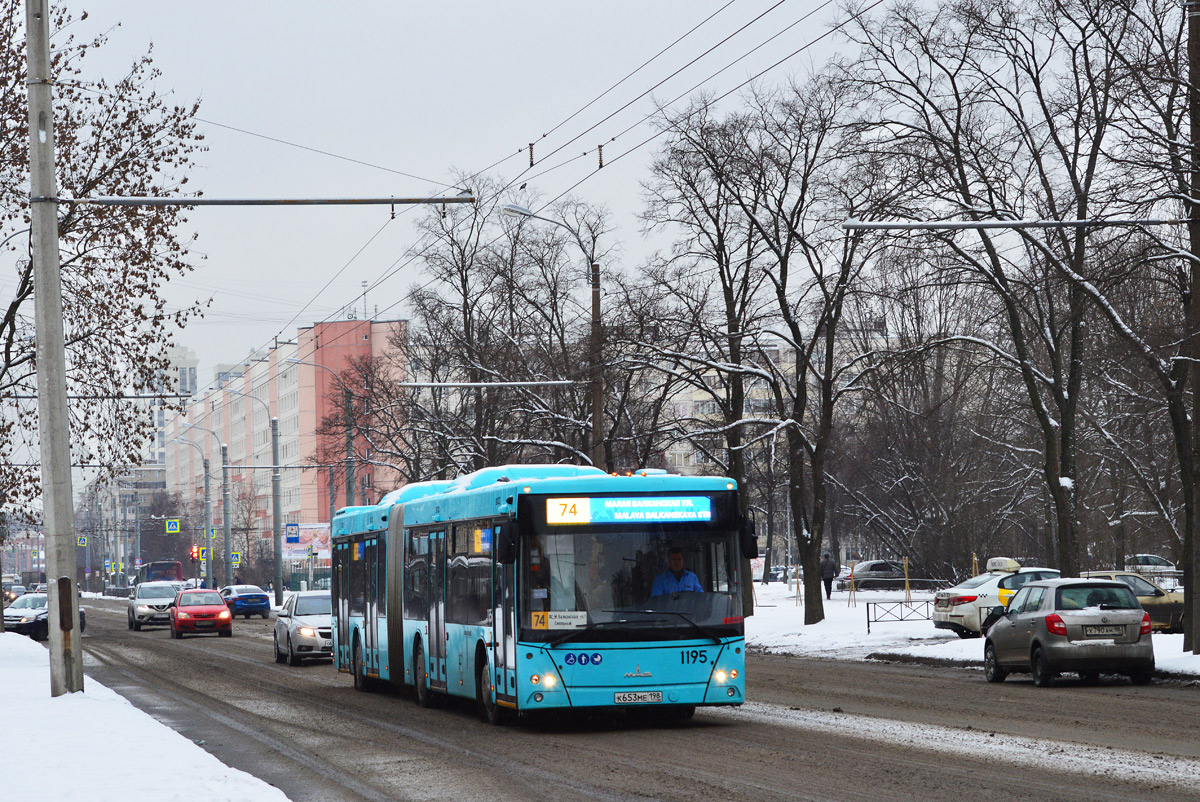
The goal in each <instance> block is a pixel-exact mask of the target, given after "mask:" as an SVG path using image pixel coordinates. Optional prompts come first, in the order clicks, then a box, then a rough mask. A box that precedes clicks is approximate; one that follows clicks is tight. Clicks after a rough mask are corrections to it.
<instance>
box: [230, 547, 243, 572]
mask: <svg viewBox="0 0 1200 802" xmlns="http://www.w3.org/2000/svg"><path fill="white" fill-rule="evenodd" d="M229 556H230V557H231V558H233V567H234V568H237V567H238V566H239V565H241V564H242V553H241V552H240V551H235V552H233V553H232V554H230V555H229Z"/></svg>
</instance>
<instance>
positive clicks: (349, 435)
mask: <svg viewBox="0 0 1200 802" xmlns="http://www.w3.org/2000/svg"><path fill="white" fill-rule="evenodd" d="M284 361H285V362H290V363H291V364H293V365H308V366H310V367H314V368H320V369H321V370H326V371H329V373H331V374H332V375H333V379H334V381H336V382H337V383H338V386H339V387H341V388H342V406H343V413H344V415H345V417H346V506H347V507H353V506H354V395H353V394H352V393H351V392H350V388H349V387H347V386H346V385H345V384H343V383H342V377H341V376H339V375H338V374H337V371H335V370H334V369H333V368H327V367H325V366H324V365H318V364H317V363H316V362H306V361H305V360H303V359H297V358H296V357H294V356H290V357H288V358H287V359H285V360H284ZM329 522H330V526H332V525H333V516H332V514H330V518H329Z"/></svg>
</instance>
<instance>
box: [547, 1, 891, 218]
mask: <svg viewBox="0 0 1200 802" xmlns="http://www.w3.org/2000/svg"><path fill="white" fill-rule="evenodd" d="M832 2H833V0H826V2H825V3H822V4H821V5H820V6H819V7H818V8H816V9H814V10H813V11H811V12H809V14H807V15H805V18H806V17H808V16H810V15H811V14H814V13H816V12H817V11H820V10H821V9H822V8H824V7H825V6H828V5H830V4H831V3H832ZM883 2H884V0H875V2H873V3H871V4H870V5H869V6H866V7H865V8H862V9H861V10H859V11H856V12H855V13H854V14H851V15H850V16H849V17H847V18H846V19H844V20H842V21H841V22H839V23H838V24H837V25H835V26H833V27H831V28H830V29H829V30H827V31H825V33H823V34H821V35H820V36H818V37H816V38H815V39H812V40H810V41H809V42H807V43H805V44H803V45H801V46H800V47H799V48H797V49H796V50H793V51H792V52H791V53H789V54H788V55H786V56H784V57H783V58H781V59H779V61H776V62H775V63H774V64H772V65H771V66H769V67H767V68H766V69H763V70H761V71H759V72H757V73H755V74H754V75H752V76H750V77H749V78H747V79H746V80H745V81H742V82H741V83H740V84H738V85H737V86H735V87H733V88H732V89H730V90H729V91H727V92H724V93H722V94H721V95H718V96H717V97H716V98H714V99H713V102H714V103H717V102H720V101H721V100H724V99H725V98H727V97H729V96H730V95H731V94H733V93H734V92H736V91H738V90H739V89H741V88H743V87H745V86H746V85H747V84H750V83H753V82H754V81H757V80H758V79H759V78H761V77H762V76H763V75H765V74H767V73H768V72H770V71H771V70H773V69H775V68H776V67H778V66H779V65H780V64H783V63H784V62H787V61H789V60H791V59H793V58H795V57H796V56H798V55H799V54H800V53H802V52H804V51H805V50H807V49H808V48H810V47H812V46H813V45H815V44H817V43H818V42H820V41H821V40H823V39H825V38H827V37H828V36H830V35H832V34H833V33H836V32H837V31H839V30H841V29H842V28H844V27H845V26H847V25H849V24H850V23H851V22H853V21H854V20H855V19H857V18H858V17H861V16H862V15H863V14H866V13H867V12H868V11H870V10H871V9H873V8H875V7H876V6H879V5H880V4H882V3H883ZM803 19H804V18H801V19H800V20H797V23H798V22H802V21H803ZM795 24H796V23H793V24H792V25H791V26H788V27H789V28H790V27H793V26H794V25H795ZM785 30H786V29H785ZM781 33H782V32H781ZM777 35H778V34H777ZM773 38H775V37H772V39H773ZM767 41H770V40H767ZM763 44H766V42H764V43H763ZM759 47H762V45H759ZM755 49H756V50H757V49H758V48H755ZM751 52H753V51H751ZM746 55H749V53H747V54H746ZM742 58H745V56H743V57H742ZM738 60H739V61H740V60H741V59H738ZM734 63H736V62H734ZM728 66H733V65H732V64H730V65H728ZM728 66H727V67H724V68H722V69H721V70H719V71H718V72H716V73H713V75H712V76H710V77H709V78H707V79H705V81H704V82H701V83H700V84H697V85H696V86H693V87H692V88H691V89H689V90H688V92H693V91H695V90H696V89H697V88H698V87H699V86H701V85H703V83H705V82H707V81H708V80H711V79H712V77H715V76H716V75H719V74H720V73H721V72H724V70H725V69H728ZM688 92H685V93H683V94H681V95H678V96H677V97H675V98H674V99H673V100H671V101H670V103H668V104H666V105H668V106H669V105H671V104H673V103H676V102H678V101H679V99H680V98H682V97H683V96H684V95H686V94H687V93H688ZM651 116H653V115H648V116H647V117H644V118H643V119H642V120H640V121H639V122H637V123H635V124H634V125H632V126H630V127H629V128H626V129H625V131H622V132H621V133H620V134H618V135H617V136H621V135H623V134H625V133H628V132H629V131H630V130H632V129H633V128H635V127H637V126H638V125H641V124H643V123H645V122H646V120H648V119H650V117H651ZM669 130H670V128H664V129H662V130H661V131H656V132H655V133H653V134H651V135H650V136H649V137H647V138H646V139H644V140H642V141H641V142H639V143H638V144H636V145H634V146H633V147H631V148H629V149H628V150H626V151H624V152H622V153H619V154H617V155H616V156H615V157H613V158H612V159H610V160H609V164H612V163H614V162H617V161H619V160H621V159H623V158H625V157H626V156H628V155H629V154H630V153H633V152H634V151H636V150H639V149H640V148H642V147H644V146H645V145H647V144H649V143H650V142H653V141H654V140H655V139H658V138H659V137H660V136H662V135H663V134H665V133H666V132H667V131H669ZM613 139H616V137H613ZM610 141H611V140H610ZM598 172H600V168H597V169H595V170H593V171H591V172H590V173H588V174H587V175H585V176H584V177H583V178H581V179H579V180H578V181H576V182H575V183H574V184H572V185H571V186H570V187H568V188H567V189H565V190H564V191H563V192H561V193H560V194H558V195H557V196H555V197H554V198H553V199H551V200H550V201H548V202H547V203H545V204H543V205H542V206H541V208H540V209H539V211H541V210H542V209H545V208H546V207H547V206H550V205H551V204H553V203H555V202H557V201H558V200H560V199H561V198H562V197H563V196H564V195H566V194H567V193H569V192H571V191H572V190H574V189H575V188H576V187H578V186H579V185H580V184H582V183H583V182H585V181H587V180H588V179H589V178H591V177H592V176H594V175H596V174H597V173H598Z"/></svg>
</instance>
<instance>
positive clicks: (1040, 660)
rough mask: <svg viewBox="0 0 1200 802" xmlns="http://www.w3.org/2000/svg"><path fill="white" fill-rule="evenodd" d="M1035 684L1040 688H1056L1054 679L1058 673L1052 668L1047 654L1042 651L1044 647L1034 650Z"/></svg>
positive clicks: (1032, 667) (1033, 668)
mask: <svg viewBox="0 0 1200 802" xmlns="http://www.w3.org/2000/svg"><path fill="white" fill-rule="evenodd" d="M1031 669H1032V670H1033V684H1034V685H1036V686H1038V687H1039V688H1052V687H1054V678H1055V677H1056V676H1057V673H1056V672H1055V671H1054V669H1053V668H1051V667H1050V661H1049V660H1047V659H1046V653H1045V652H1043V651H1042V647H1040V646H1039V647H1038V648H1036V649H1034V650H1033V664H1032V665H1031Z"/></svg>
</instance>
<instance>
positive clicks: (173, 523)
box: [167, 518, 179, 535]
mask: <svg viewBox="0 0 1200 802" xmlns="http://www.w3.org/2000/svg"><path fill="white" fill-rule="evenodd" d="M167 534H168V535H178V534H179V519H178V518H168V519H167Z"/></svg>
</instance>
